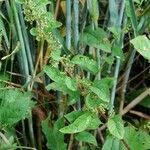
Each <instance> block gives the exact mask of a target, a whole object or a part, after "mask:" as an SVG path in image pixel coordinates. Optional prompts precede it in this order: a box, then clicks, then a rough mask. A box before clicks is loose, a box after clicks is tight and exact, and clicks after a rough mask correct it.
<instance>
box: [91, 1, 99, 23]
mask: <svg viewBox="0 0 150 150" xmlns="http://www.w3.org/2000/svg"><path fill="white" fill-rule="evenodd" d="M88 2H89V12H90V15H91V18H92V20H93V22H94V23H96V24H97V21H98V18H99V7H98V2H97V0H92V1H88Z"/></svg>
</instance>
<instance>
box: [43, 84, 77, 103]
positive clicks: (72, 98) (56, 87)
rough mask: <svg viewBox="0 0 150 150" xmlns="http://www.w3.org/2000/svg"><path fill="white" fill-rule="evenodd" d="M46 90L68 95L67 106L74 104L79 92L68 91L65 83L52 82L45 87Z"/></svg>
mask: <svg viewBox="0 0 150 150" xmlns="http://www.w3.org/2000/svg"><path fill="white" fill-rule="evenodd" d="M46 89H47V90H51V89H53V90H55V91H61V92H63V94H68V95H69V98H68V102H67V104H68V105H72V104H74V103H76V102H77V101H78V100H79V97H80V92H79V90H77V91H72V90H70V89H69V88H68V87H67V86H66V84H65V82H53V83H51V84H49V85H47V86H46Z"/></svg>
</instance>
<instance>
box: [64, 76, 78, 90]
mask: <svg viewBox="0 0 150 150" xmlns="http://www.w3.org/2000/svg"><path fill="white" fill-rule="evenodd" d="M65 84H66V86H67V87H68V89H70V90H71V91H77V89H78V88H77V81H76V79H75V78H70V77H68V76H66V78H65Z"/></svg>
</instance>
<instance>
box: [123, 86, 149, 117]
mask: <svg viewBox="0 0 150 150" xmlns="http://www.w3.org/2000/svg"><path fill="white" fill-rule="evenodd" d="M147 95H150V88H148V89H146V90H145V91H144V92H143V93H141V94H140V95H139V96H138V97H136V98H135V99H134V100H133V101H132V102H131V103H129V104H128V105H127V106H126V107H125V108H124V109H123V110H122V111H121V115H124V114H126V113H127V112H128V111H129V110H131V109H132V108H133V107H135V106H136V105H137V104H138V103H139V102H141V101H142V100H143V99H144V98H145V97H146V96H147Z"/></svg>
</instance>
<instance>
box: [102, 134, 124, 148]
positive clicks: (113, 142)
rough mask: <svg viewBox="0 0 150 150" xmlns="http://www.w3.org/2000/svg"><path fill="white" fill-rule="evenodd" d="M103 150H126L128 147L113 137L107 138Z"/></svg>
mask: <svg viewBox="0 0 150 150" xmlns="http://www.w3.org/2000/svg"><path fill="white" fill-rule="evenodd" d="M102 150H126V147H125V146H124V145H123V143H122V142H121V140H119V139H117V138H115V137H113V136H107V138H106V141H105V143H104V145H103V147H102Z"/></svg>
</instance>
